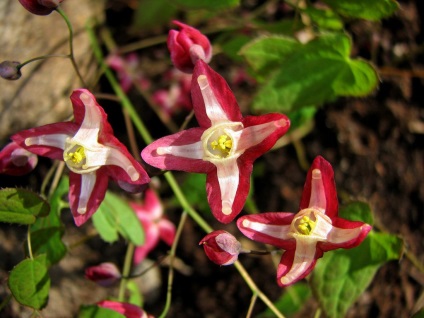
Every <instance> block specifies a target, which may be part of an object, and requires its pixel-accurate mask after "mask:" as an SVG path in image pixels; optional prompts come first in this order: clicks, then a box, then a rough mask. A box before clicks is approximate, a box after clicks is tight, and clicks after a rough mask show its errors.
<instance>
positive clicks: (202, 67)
mask: <svg viewBox="0 0 424 318" xmlns="http://www.w3.org/2000/svg"><path fill="white" fill-rule="evenodd" d="M200 75H205V76H206V78H207V80H208V83H209V85H210V86H211V88H212V90H213V93H214V95H215V98H216V99H217V101H218V103H219V104H220V105H221V107H222V109H223V110H224V112H225V113H226V115H227V117H228V119H229V120H230V121H235V122H239V121H241V120H242V114H241V112H240V108H239V106H238V104H237V101H236V98H235V97H234V94H233V92H232V91H231V89H230V87H229V86H228V84H227V82H226V81H225V79H224V78H223V77H222V76H221V75H219V74H218V73H216V72H215V71H214V70H213V69H212V68H210V67H209V66H208V65H207V64H206V63H205V62H203V61H201V60H199V61H197V62H196V65H195V67H194V71H193V77H192V81H191V97H192V101H193V109H194V113H195V115H196V118H197V121H198V123H199V125H200V127H203V128H209V127H210V126H211V121H210V120H209V118H208V116H207V114H206V109H205V102H204V101H203V96H202V93H201V91H200V87H199V84H198V82H197V78H198V77H199V76H200Z"/></svg>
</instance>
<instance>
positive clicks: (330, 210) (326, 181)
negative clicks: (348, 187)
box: [299, 156, 339, 219]
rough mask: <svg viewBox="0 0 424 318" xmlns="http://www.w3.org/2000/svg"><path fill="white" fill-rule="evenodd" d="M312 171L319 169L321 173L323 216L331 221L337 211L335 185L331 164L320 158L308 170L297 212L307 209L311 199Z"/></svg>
mask: <svg viewBox="0 0 424 318" xmlns="http://www.w3.org/2000/svg"><path fill="white" fill-rule="evenodd" d="M314 169H319V170H320V171H321V176H322V182H323V185H324V190H325V198H326V209H325V214H326V215H327V216H328V217H329V218H330V219H333V218H335V217H337V215H338V209H339V202H338V199H337V190H336V183H335V181H334V171H333V168H332V166H331V164H330V163H329V162H328V161H327V160H325V159H324V158H323V157H321V156H318V157H316V158H315V159H314V161H313V163H312V165H311V168H309V171H308V175H307V177H306V182H305V185H304V188H303V193H302V199H301V200H300V207H299V210H303V209H306V208H307V207H309V201H310V199H311V180H312V171H313V170H314Z"/></svg>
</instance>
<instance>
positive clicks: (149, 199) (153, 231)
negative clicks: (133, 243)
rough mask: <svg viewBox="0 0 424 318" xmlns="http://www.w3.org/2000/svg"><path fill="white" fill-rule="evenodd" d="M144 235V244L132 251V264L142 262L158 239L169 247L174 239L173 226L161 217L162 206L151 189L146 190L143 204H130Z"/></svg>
mask: <svg viewBox="0 0 424 318" xmlns="http://www.w3.org/2000/svg"><path fill="white" fill-rule="evenodd" d="M130 206H131V207H132V208H133V209H134V211H135V213H136V214H137V217H138V218H139V220H140V222H141V225H142V226H143V229H144V233H145V236H146V237H145V242H144V244H143V245H141V246H137V247H136V248H135V251H134V264H139V263H140V262H141V261H143V260H144V259H145V258H146V256H147V254H148V253H150V252H151V251H152V250H153V249H154V248H155V247H156V246H157V245H158V243H159V239H161V240H162V241H164V242H165V243H166V244H168V245H169V246H171V245H172V243H173V242H174V239H175V225H174V223H172V222H171V221H169V220H168V219H166V218H165V217H164V215H163V206H162V204H161V202H160V200H159V198H158V196H157V195H156V193H155V192H154V191H153V190H152V189H149V188H148V189H146V191H145V193H144V203H143V204H140V203H136V202H130Z"/></svg>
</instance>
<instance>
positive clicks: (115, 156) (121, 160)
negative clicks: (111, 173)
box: [106, 147, 140, 181]
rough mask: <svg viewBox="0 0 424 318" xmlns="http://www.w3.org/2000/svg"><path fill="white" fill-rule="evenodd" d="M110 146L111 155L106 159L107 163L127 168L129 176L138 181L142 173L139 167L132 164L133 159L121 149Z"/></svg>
mask: <svg viewBox="0 0 424 318" xmlns="http://www.w3.org/2000/svg"><path fill="white" fill-rule="evenodd" d="M108 148H109V155H108V156H107V159H106V165H113V166H118V167H121V168H122V169H124V170H125V172H126V173H127V174H128V176H129V177H130V178H131V180H132V181H136V180H138V179H139V178H140V174H139V173H138V172H137V169H136V168H135V167H134V165H133V164H132V162H131V160H130V159H128V157H127V156H126V155H125V154H123V153H122V152H121V151H119V150H118V149H115V148H111V147H108Z"/></svg>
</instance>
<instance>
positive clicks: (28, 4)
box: [19, 0, 64, 15]
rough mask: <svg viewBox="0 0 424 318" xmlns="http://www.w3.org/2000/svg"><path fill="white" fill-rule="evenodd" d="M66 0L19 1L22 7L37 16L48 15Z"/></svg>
mask: <svg viewBox="0 0 424 318" xmlns="http://www.w3.org/2000/svg"><path fill="white" fill-rule="evenodd" d="M63 1H64V0H19V2H20V3H21V4H22V6H23V7H24V8H25V9H27V10H28V11H29V12H31V13H33V14H36V15H48V14H50V13H52V11H53V10H54V9H56V8H57V6H58V5H59V4H60V3H61V2H63Z"/></svg>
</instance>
